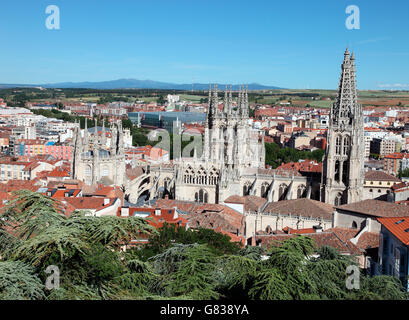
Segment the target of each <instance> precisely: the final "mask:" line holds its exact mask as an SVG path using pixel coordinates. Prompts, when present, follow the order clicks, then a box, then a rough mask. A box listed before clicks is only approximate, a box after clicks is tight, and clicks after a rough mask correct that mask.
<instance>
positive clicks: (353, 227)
mask: <svg viewBox="0 0 409 320" xmlns="http://www.w3.org/2000/svg"><path fill="white" fill-rule="evenodd" d="M352 229H358V224H357V223H356V222H355V221H352Z"/></svg>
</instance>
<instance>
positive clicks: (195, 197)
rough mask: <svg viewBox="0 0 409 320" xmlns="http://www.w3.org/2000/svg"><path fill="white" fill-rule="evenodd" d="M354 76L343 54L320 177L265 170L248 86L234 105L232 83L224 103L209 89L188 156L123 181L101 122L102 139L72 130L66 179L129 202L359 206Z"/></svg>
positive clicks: (351, 61) (359, 121)
mask: <svg viewBox="0 0 409 320" xmlns="http://www.w3.org/2000/svg"><path fill="white" fill-rule="evenodd" d="M355 73H356V70H355V58H354V55H353V54H352V55H350V54H349V52H348V49H347V50H346V51H345V54H344V61H343V63H342V66H341V77H340V82H339V87H338V93H337V99H336V101H335V102H334V104H333V105H332V107H331V110H330V116H329V127H328V134H327V148H326V151H325V155H324V158H323V171H322V175H321V177H319V176H318V177H311V176H303V175H302V174H300V173H299V172H298V171H296V170H281V169H268V168H266V167H265V146H264V133H263V131H261V130H257V129H254V128H253V127H252V121H251V119H250V118H249V102H248V92H247V87H244V86H243V87H241V88H240V90H239V92H238V96H237V99H236V100H235V101H233V92H232V89H231V86H230V88H229V89H228V88H227V87H226V88H225V90H224V99H221V98H220V100H219V92H218V87H217V85H214V86H213V88H212V87H211V86H210V88H209V98H208V106H207V114H206V121H205V128H204V137H203V146H202V145H200V146H199V147H200V148H198V147H197V146H195V147H194V155H193V157H191V156H190V155H188V156H182V154H181V153H180V154H177V153H176V154H174V156H175V159H173V160H172V161H169V162H167V163H160V164H151V165H149V164H147V165H146V166H145V167H144V168H139V169H140V171H141V172H142V173H141V174H138V175H137V176H133V177H132V178H128V176H127V174H126V165H125V151H124V148H125V146H124V130H123V129H122V126H121V123H118V125H117V126H111V128H110V141H107V135H106V131H105V126H104V125H103V127H102V130H101V131H102V134H99V132H98V129H97V127H95V129H94V131H93V133H92V134H90V133H89V132H88V130H87V128H85V130H84V135H83V136H82V135H81V131H80V130H79V129H78V130H77V132H76V134H75V136H74V139H73V150H74V154H73V160H72V164H71V165H72V168H71V174H72V178H74V179H79V180H82V181H85V182H86V183H87V184H95V183H104V184H108V185H117V186H123V187H124V190H125V194H126V198H127V199H128V200H129V202H130V203H134V204H136V203H138V204H141V203H143V202H144V201H147V200H151V199H157V198H163V197H169V198H171V199H176V200H183V201H191V202H198V203H223V201H224V200H225V199H227V198H228V197H230V196H232V195H238V196H247V195H254V196H259V197H262V198H265V199H266V200H267V202H266V203H267V204H268V203H271V202H276V201H280V200H290V199H299V198H310V199H315V200H320V201H322V202H326V203H329V204H333V205H335V206H338V205H341V204H346V203H352V202H357V201H360V200H362V197H363V177H364V168H363V164H364V131H363V114H362V106H361V105H359V104H358V102H357V90H356V78H355ZM176 126H178V121H176ZM179 129H181V128H179ZM128 135H129V134H128ZM199 140H200V141H202V139H199ZM198 149H200V150H198ZM198 151H201V152H198Z"/></svg>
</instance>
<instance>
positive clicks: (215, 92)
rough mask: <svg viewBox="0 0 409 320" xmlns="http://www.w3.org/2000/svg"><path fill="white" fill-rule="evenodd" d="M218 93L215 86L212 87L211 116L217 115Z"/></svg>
mask: <svg viewBox="0 0 409 320" xmlns="http://www.w3.org/2000/svg"><path fill="white" fill-rule="evenodd" d="M218 106H219V93H218V90H217V84H215V85H214V87H213V110H212V111H213V114H215V115H216V114H218V113H219V108H218Z"/></svg>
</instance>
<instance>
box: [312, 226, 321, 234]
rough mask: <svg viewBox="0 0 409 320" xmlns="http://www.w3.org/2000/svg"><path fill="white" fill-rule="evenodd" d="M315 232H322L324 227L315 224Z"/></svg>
mask: <svg viewBox="0 0 409 320" xmlns="http://www.w3.org/2000/svg"><path fill="white" fill-rule="evenodd" d="M313 228H314V231H315V233H320V232H322V227H321V226H319V225H318V226H313Z"/></svg>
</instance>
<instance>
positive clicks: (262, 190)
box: [260, 182, 268, 198]
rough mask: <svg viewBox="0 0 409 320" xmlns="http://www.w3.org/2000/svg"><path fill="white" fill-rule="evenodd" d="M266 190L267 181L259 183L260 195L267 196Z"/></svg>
mask: <svg viewBox="0 0 409 320" xmlns="http://www.w3.org/2000/svg"><path fill="white" fill-rule="evenodd" d="M267 191H268V183H267V182H264V183H263V184H262V185H261V192H260V197H262V198H266V197H267Z"/></svg>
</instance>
